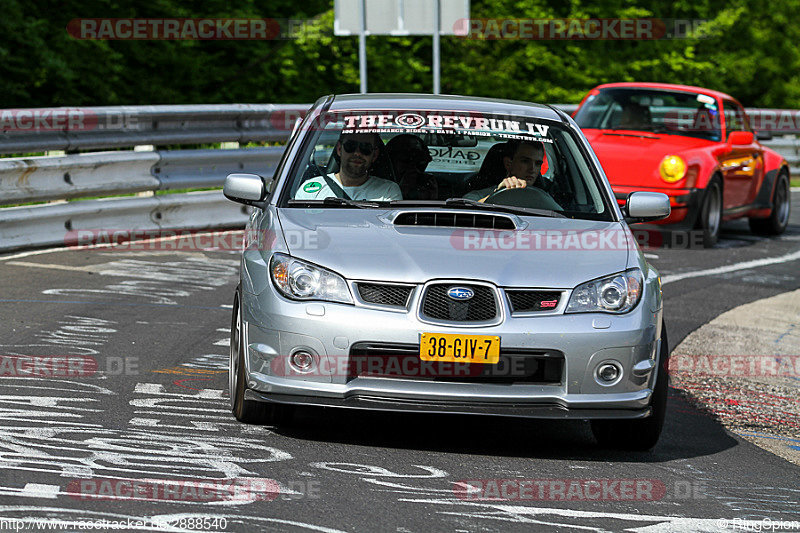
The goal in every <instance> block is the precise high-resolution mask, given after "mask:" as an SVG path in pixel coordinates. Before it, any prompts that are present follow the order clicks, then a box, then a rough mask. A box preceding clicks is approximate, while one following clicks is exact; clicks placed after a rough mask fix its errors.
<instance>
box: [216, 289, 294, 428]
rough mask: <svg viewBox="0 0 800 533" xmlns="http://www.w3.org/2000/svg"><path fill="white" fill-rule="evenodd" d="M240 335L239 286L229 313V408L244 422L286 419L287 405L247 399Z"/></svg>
mask: <svg viewBox="0 0 800 533" xmlns="http://www.w3.org/2000/svg"><path fill="white" fill-rule="evenodd" d="M242 343H243V339H242V317H241V286H240V287H237V288H236V296H234V299H233V310H232V316H231V344H230V349H231V350H230V360H229V366H228V390H229V393H230V396H231V410H232V411H233V416H235V417H236V420H238V421H239V422H244V423H246V424H273V425H274V424H280V423H287V422H288V421H289V418H290V417H291V410H290V408H289V407H288V406H282V405H272V404H267V403H264V402H256V401H253V400H246V399H245V397H244V393H245V390H247V376H246V372H245V363H244V351H243V344H242Z"/></svg>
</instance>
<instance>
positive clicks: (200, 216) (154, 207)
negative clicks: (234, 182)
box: [0, 191, 248, 251]
mask: <svg viewBox="0 0 800 533" xmlns="http://www.w3.org/2000/svg"><path fill="white" fill-rule="evenodd" d="M247 217H248V211H247V208H246V207H244V206H240V205H237V204H234V203H233V202H231V201H230V200H228V199H226V198H225V197H224V196H222V192H220V191H203V192H190V193H184V194H168V195H163V196H152V197H146V198H139V197H131V198H103V199H99V200H89V201H84V202H69V203H67V202H62V203H57V204H49V205H47V206H27V207H9V208H5V209H0V250H2V251H11V250H18V249H25V248H33V247H41V246H63V245H69V244H71V243H72V242H74V241H75V238H76V236H79V235H80V232H81V231H86V232H89V233H90V234H92V233H93V232H95V233H96V232H98V231H103V232H106V233H110V232H113V231H115V230H122V231H124V232H133V231H134V230H135V231H140V230H145V231H147V230H165V229H167V230H171V229H186V230H204V229H216V228H235V227H239V228H241V227H242V226H244V223H245V222H246V221H247Z"/></svg>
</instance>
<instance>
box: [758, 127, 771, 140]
mask: <svg viewBox="0 0 800 533" xmlns="http://www.w3.org/2000/svg"><path fill="white" fill-rule="evenodd" d="M756 139H758V140H759V141H771V140H772V132H771V131H764V130H762V131H757V132H756Z"/></svg>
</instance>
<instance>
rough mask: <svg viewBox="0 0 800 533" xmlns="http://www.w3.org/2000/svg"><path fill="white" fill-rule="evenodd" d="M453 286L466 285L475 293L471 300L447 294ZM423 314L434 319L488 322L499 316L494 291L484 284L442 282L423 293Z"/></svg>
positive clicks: (429, 287)
mask: <svg viewBox="0 0 800 533" xmlns="http://www.w3.org/2000/svg"><path fill="white" fill-rule="evenodd" d="M451 287H466V288H468V289H471V290H472V291H473V292H474V293H475V294H474V296H473V297H472V298H470V299H469V300H464V301H459V300H453V299H452V298H450V297H449V296H447V291H448V290H449V289H450V288H451ZM422 314H423V315H424V316H425V317H427V318H432V319H434V320H447V321H451V322H486V321H488V320H492V319H493V318H495V317H496V316H497V304H496V303H495V298H494V291H492V289H490V288H489V287H486V286H483V285H469V284H457V283H441V284H437V285H430V286H428V288H427V289H426V290H425V294H423V295H422Z"/></svg>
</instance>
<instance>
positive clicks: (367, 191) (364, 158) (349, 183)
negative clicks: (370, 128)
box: [295, 133, 403, 201]
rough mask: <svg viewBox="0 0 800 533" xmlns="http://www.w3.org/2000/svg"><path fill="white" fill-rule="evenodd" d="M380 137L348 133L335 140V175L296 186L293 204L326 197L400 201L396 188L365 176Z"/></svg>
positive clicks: (398, 190)
mask: <svg viewBox="0 0 800 533" xmlns="http://www.w3.org/2000/svg"><path fill="white" fill-rule="evenodd" d="M379 146H380V137H378V135H377V134H373V133H348V134H346V135H342V136H341V137H339V141H338V142H337V143H336V148H335V149H336V155H338V156H339V172H337V173H336V174H328V175H327V176H317V177H315V178H312V179H310V180H308V181H306V182H304V183H303V184H302V185H301V186H300V190H298V191H297V193H296V194H295V199H297V200H323V199H325V198H328V197H331V196H333V197H339V198H343V197H344V195H343V194H342V192H344V194H346V195H347V197H349V198H350V199H351V200H374V201H391V200H402V198H403V195H402V193H401V192H400V187H399V186H398V185H397V184H396V183H395V182H393V181H389V180H385V179H382V178H378V177H375V176H370V175H369V169H370V168H371V167H372V165H373V163H375V160H376V159H378V151H379V150H380V148H379Z"/></svg>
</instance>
